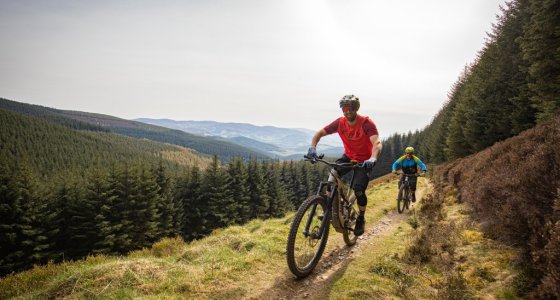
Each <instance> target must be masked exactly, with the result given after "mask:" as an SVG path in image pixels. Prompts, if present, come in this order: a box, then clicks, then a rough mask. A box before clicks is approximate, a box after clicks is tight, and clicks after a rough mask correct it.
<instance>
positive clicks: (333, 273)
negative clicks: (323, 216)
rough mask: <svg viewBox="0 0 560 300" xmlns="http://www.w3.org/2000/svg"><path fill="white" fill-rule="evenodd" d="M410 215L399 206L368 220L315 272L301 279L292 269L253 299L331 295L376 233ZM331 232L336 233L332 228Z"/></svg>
mask: <svg viewBox="0 0 560 300" xmlns="http://www.w3.org/2000/svg"><path fill="white" fill-rule="evenodd" d="M425 190H426V188H423V187H419V188H418V190H417V191H416V195H417V199H418V200H420V199H421V198H422V195H423V194H424V192H425ZM417 203H418V202H417ZM411 204H412V205H415V204H414V203H411ZM407 217H408V215H407V214H406V213H403V214H399V213H397V211H396V209H395V210H394V211H392V212H390V213H388V214H387V215H385V216H384V217H383V218H382V219H381V220H379V221H378V222H377V223H374V224H371V225H369V226H368V224H367V223H366V231H365V232H364V234H363V235H362V236H360V237H359V238H358V242H357V243H356V244H355V245H354V246H351V247H348V246H346V245H345V244H344V242H342V243H341V244H339V245H338V246H337V247H336V248H335V249H333V250H332V251H331V252H330V253H327V252H325V253H323V257H322V258H321V260H320V261H319V264H318V265H317V267H316V268H315V270H314V271H313V273H311V275H309V276H307V277H306V278H301V279H298V278H296V277H295V276H294V275H292V274H291V273H290V272H289V271H288V272H285V273H283V274H282V275H280V276H279V277H278V278H277V280H276V282H275V284H274V285H273V286H272V287H271V288H269V289H267V290H266V291H264V292H262V293H261V294H260V295H258V296H254V297H250V299H282V300H292V299H328V298H329V295H330V289H331V287H332V285H333V284H334V280H335V279H336V278H337V274H343V273H344V272H345V271H346V268H347V267H348V264H349V263H350V262H351V261H352V260H353V259H354V258H355V257H357V256H360V255H361V254H362V250H363V248H365V245H368V244H373V243H374V241H375V238H376V237H379V236H382V235H384V234H387V233H388V232H390V231H391V230H392V229H393V228H394V227H395V226H398V224H400V223H401V222H402V221H404V220H406V218H407ZM331 234H336V233H335V232H334V231H332V232H331ZM330 238H333V237H330ZM341 240H342V239H341ZM329 242H332V241H329ZM308 286H313V288H312V289H308V288H307V287H308Z"/></svg>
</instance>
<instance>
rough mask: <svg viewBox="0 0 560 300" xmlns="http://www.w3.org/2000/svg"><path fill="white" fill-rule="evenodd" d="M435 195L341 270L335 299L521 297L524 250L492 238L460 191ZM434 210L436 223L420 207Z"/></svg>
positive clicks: (334, 286)
mask: <svg viewBox="0 0 560 300" xmlns="http://www.w3.org/2000/svg"><path fill="white" fill-rule="evenodd" d="M433 197H434V195H431V196H428V197H426V198H425V199H426V200H427V201H428V203H424V202H421V203H420V206H417V207H415V208H413V210H411V211H410V212H409V214H408V218H407V219H406V220H405V221H402V222H401V223H398V224H394V226H393V227H392V230H390V231H388V232H386V233H385V234H384V235H382V236H379V237H377V238H376V239H375V240H374V241H372V243H371V244H368V245H366V248H365V249H362V254H361V255H360V256H359V257H356V259H355V260H353V261H352V262H350V263H349V265H348V267H347V268H345V269H344V270H343V271H342V273H340V274H337V276H338V277H337V279H336V280H335V283H334V285H333V287H332V289H331V291H330V297H329V298H330V299H395V298H398V299H473V298H475V299H478V298H482V299H517V296H516V292H515V287H514V284H515V278H516V276H517V273H518V270H517V269H516V266H515V261H516V259H517V257H518V255H519V250H518V249H515V248H511V247H507V246H504V245H502V244H500V243H498V242H496V241H494V240H491V239H488V238H486V237H485V236H484V234H483V233H482V232H481V231H480V229H479V228H478V225H477V224H476V223H475V222H473V221H472V220H471V219H470V216H469V215H468V214H466V212H468V211H470V210H469V209H468V208H467V207H465V206H464V204H461V203H458V201H457V199H456V197H457V194H456V193H455V192H454V191H452V190H448V191H446V194H445V198H443V199H442V201H441V202H440V203H439V204H438V203H433V202H429V201H433V199H434V198H433ZM423 205H426V206H427V207H422V206H423ZM428 209H429V210H434V211H432V212H430V213H429V214H428V215H430V216H431V217H433V219H432V220H433V222H428V220H426V216H425V215H426V213H424V214H423V213H420V212H419V211H426V210H428ZM437 210H442V211H437ZM418 215H420V216H418ZM417 222H419V225H420V226H416V225H417Z"/></svg>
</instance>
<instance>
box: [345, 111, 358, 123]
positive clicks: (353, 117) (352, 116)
mask: <svg viewBox="0 0 560 300" xmlns="http://www.w3.org/2000/svg"><path fill="white" fill-rule="evenodd" d="M357 115H358V114H357V113H355V112H350V113H345V114H344V117H345V118H346V120H348V121H350V122H354V120H356V116H357Z"/></svg>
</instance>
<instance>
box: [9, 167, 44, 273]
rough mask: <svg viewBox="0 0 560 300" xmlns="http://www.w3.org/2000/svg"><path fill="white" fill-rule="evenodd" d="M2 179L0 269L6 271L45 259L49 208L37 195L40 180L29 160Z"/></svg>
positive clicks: (20, 268)
mask: <svg viewBox="0 0 560 300" xmlns="http://www.w3.org/2000/svg"><path fill="white" fill-rule="evenodd" d="M0 181H1V182H2V186H0V188H2V194H0V197H1V198H2V199H0V200H2V202H1V209H0V216H2V217H3V218H2V220H1V221H0V225H1V226H0V239H1V240H2V248H1V249H0V253H2V254H3V255H2V257H0V268H1V269H0V270H1V272H2V273H4V274H5V273H9V272H11V271H19V270H23V269H24V268H27V267H29V266H31V265H33V264H39V263H42V262H44V261H45V260H46V259H47V258H48V257H47V254H48V250H49V244H48V238H47V237H46V236H45V231H44V229H43V227H42V226H43V224H44V223H43V221H44V218H45V211H46V209H45V206H44V203H42V202H41V201H40V200H39V198H38V185H37V180H36V178H35V176H34V174H33V173H32V172H31V170H30V169H29V167H28V164H27V163H26V160H24V161H23V162H22V163H21V164H20V165H19V166H18V169H17V170H16V172H15V174H13V175H12V176H11V177H10V178H6V177H3V178H2V179H0Z"/></svg>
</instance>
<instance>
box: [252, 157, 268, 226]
mask: <svg viewBox="0 0 560 300" xmlns="http://www.w3.org/2000/svg"><path fill="white" fill-rule="evenodd" d="M263 176H264V174H263V173H262V169H261V168H260V166H259V163H258V162H257V160H256V159H251V160H250V161H249V164H248V167H247V182H248V183H249V197H250V199H251V200H250V203H251V208H252V210H251V218H252V219H253V218H265V217H266V216H267V215H266V213H267V211H268V208H269V206H270V199H269V197H268V195H267V191H266V188H267V187H266V185H265V182H264V179H263Z"/></svg>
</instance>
